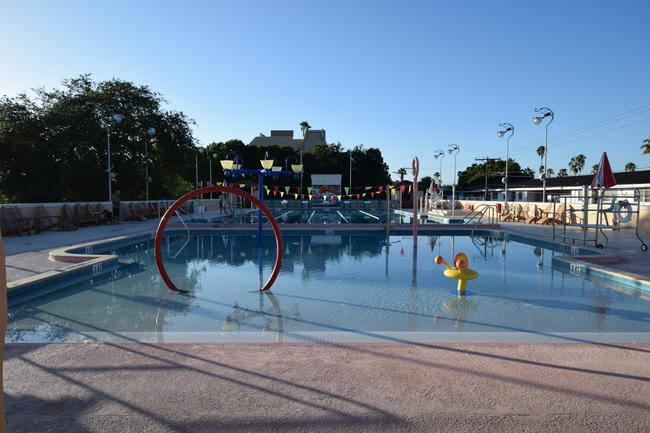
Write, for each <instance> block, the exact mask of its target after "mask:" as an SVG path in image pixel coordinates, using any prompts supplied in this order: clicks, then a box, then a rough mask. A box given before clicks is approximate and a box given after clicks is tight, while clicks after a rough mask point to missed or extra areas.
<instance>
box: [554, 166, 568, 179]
mask: <svg viewBox="0 0 650 433" xmlns="http://www.w3.org/2000/svg"><path fill="white" fill-rule="evenodd" d="M568 175H569V173H568V172H567V169H566V168H561V169H559V170H558V172H557V176H558V177H566V176H568Z"/></svg>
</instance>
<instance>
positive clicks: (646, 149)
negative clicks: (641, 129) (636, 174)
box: [641, 138, 650, 155]
mask: <svg viewBox="0 0 650 433" xmlns="http://www.w3.org/2000/svg"><path fill="white" fill-rule="evenodd" d="M641 150H643V154H644V155H647V154H648V153H650V138H646V139H645V140H643V144H642V145H641Z"/></svg>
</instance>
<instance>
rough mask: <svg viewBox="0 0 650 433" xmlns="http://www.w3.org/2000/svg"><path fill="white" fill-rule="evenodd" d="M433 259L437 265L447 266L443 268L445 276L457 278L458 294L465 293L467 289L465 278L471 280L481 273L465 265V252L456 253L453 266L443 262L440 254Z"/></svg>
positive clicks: (467, 263) (467, 262)
mask: <svg viewBox="0 0 650 433" xmlns="http://www.w3.org/2000/svg"><path fill="white" fill-rule="evenodd" d="M434 261H435V262H436V264H438V265H445V266H446V267H447V269H446V270H445V277H447V278H453V279H454V280H458V294H459V295H464V294H465V290H466V289H467V280H473V279H474V278H478V277H479V276H480V275H481V274H479V273H478V272H476V271H473V270H471V269H469V268H468V267H467V266H468V265H469V260H468V259H467V255H465V253H458V254H456V258H455V259H454V266H455V267H454V268H452V267H451V266H449V263H447V262H445V260H444V259H443V258H442V257H441V256H436V258H435V259H434Z"/></svg>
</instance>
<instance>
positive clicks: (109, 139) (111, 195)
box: [106, 125, 113, 202]
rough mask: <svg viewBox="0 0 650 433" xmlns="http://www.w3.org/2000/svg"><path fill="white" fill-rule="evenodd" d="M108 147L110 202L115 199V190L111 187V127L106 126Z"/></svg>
mask: <svg viewBox="0 0 650 433" xmlns="http://www.w3.org/2000/svg"><path fill="white" fill-rule="evenodd" d="M106 147H107V149H108V151H107V154H108V201H109V202H110V201H111V197H113V189H112V185H111V127H110V126H108V125H107V126H106Z"/></svg>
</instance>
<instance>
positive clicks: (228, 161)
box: [220, 159, 235, 170]
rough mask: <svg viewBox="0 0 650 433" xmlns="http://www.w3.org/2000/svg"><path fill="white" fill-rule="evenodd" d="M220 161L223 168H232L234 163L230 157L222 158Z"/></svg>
mask: <svg viewBox="0 0 650 433" xmlns="http://www.w3.org/2000/svg"><path fill="white" fill-rule="evenodd" d="M220 162H221V167H222V168H223V169H224V170H232V166H233V165H234V163H235V161H234V160H232V159H222V160H221V161H220Z"/></svg>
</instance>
